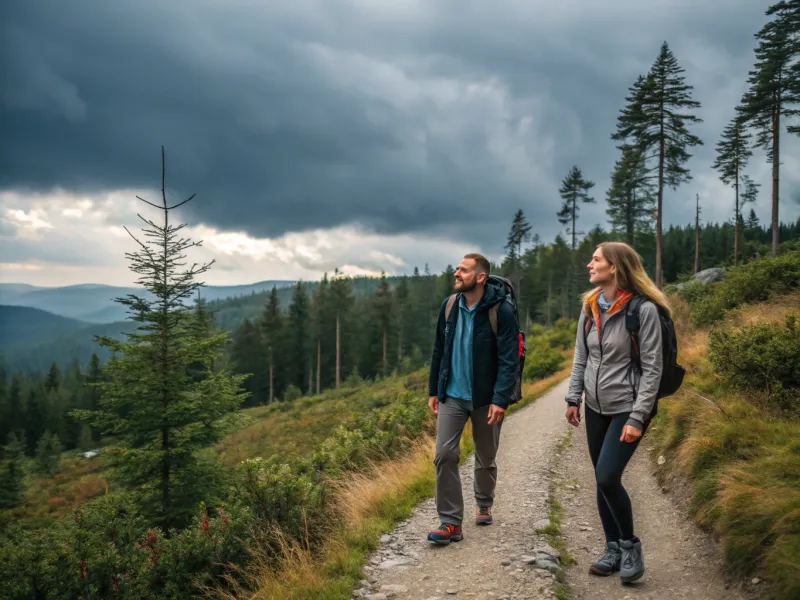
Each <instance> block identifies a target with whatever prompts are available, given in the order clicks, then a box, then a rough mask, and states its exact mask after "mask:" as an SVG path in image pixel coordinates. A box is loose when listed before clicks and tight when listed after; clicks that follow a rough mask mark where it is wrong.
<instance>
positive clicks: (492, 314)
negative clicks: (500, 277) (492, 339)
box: [489, 302, 500, 335]
mask: <svg viewBox="0 0 800 600" xmlns="http://www.w3.org/2000/svg"><path fill="white" fill-rule="evenodd" d="M499 308H500V303H499V302H498V303H497V304H495V305H494V306H491V307H490V308H489V325H491V326H492V331H494V334H495V335H497V311H498V309H499Z"/></svg>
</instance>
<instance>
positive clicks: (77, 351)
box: [0, 280, 294, 372]
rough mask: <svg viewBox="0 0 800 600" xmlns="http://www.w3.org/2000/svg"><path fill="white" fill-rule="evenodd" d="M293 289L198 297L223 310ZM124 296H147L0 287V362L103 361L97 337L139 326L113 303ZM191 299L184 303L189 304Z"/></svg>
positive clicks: (265, 286)
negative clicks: (278, 291)
mask: <svg viewBox="0 0 800 600" xmlns="http://www.w3.org/2000/svg"><path fill="white" fill-rule="evenodd" d="M293 284H294V282H293V281H286V280H274V281H261V282H258V283H253V284H250V285H237V286H203V287H202V288H200V296H201V297H202V298H205V299H207V300H209V301H210V302H214V304H215V305H219V304H220V303H221V305H222V306H223V307H224V306H225V304H226V302H232V303H234V304H237V303H239V302H241V301H243V300H245V299H249V298H251V297H253V296H258V297H260V298H261V297H264V294H265V293H268V291H269V290H271V289H272V288H273V287H275V288H277V289H278V290H280V292H281V296H282V297H285V298H286V300H288V298H289V296H290V295H291V287H292V285H293ZM128 294H136V295H138V296H140V297H142V296H143V297H149V296H150V294H149V293H148V292H147V291H146V290H144V289H142V288H134V287H115V286H109V285H102V284H83V285H71V286H63V287H37V286H33V285H28V284H24V283H0V363H2V364H3V365H4V366H5V368H6V370H7V371H10V372H13V371H42V370H45V369H47V368H48V367H49V366H50V363H51V362H56V364H58V365H59V366H61V367H63V366H65V365H67V364H70V363H72V362H73V361H75V360H77V361H78V362H79V363H80V364H81V365H84V366H85V365H86V364H87V362H88V360H89V358H90V357H91V355H92V352H96V353H97V355H98V356H99V357H100V359H101V360H105V359H106V358H108V353H107V351H106V350H105V348H103V347H101V346H100V345H99V344H97V343H96V342H94V338H95V336H108V337H115V338H117V339H122V338H123V333H124V332H130V333H132V332H135V331H136V329H137V327H138V324H136V323H134V322H132V321H129V320H128V318H129V315H128V313H127V308H126V307H125V306H123V305H121V304H119V303H118V302H115V301H114V299H115V298H119V297H125V296H127V295H128ZM193 300H194V299H193V298H192V299H187V304H191V303H192V301H193ZM286 300H285V301H286ZM234 319H235V316H234ZM232 324H234V323H233V322H232ZM235 325H238V323H235Z"/></svg>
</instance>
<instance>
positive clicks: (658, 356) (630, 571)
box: [566, 242, 670, 583]
mask: <svg viewBox="0 0 800 600" xmlns="http://www.w3.org/2000/svg"><path fill="white" fill-rule="evenodd" d="M587 267H588V269H589V282H590V283H591V284H592V285H593V286H594V289H592V290H591V291H589V292H587V293H585V294H584V295H583V298H582V299H583V310H582V311H581V315H580V318H579V320H578V332H577V336H576V340H575V357H574V362H573V365H572V376H571V378H570V382H569V391H568V393H567V397H566V401H567V404H568V405H569V406H568V408H567V415H566V416H567V421H569V423H570V424H571V425H574V426H576V427H577V426H578V425H579V424H580V407H581V396H584V397H585V400H586V411H585V414H586V437H587V441H588V446H589V454H590V456H591V459H592V464H593V465H594V468H595V480H596V483H597V509H598V511H599V513H600V521H601V522H602V524H603V532H604V533H605V538H606V551H605V553H604V554H603V556H601V557H600V558H599V559H598V560H597V561H596V562H595V563H593V564H592V565H591V567H590V568H589V571H590V572H591V573H593V574H595V575H604V576H605V575H611V574H613V573H615V572H616V571H619V572H620V578H621V580H622V582H623V583H630V582H632V581H636V580H637V579H639V578H640V577H641V576H642V575H643V574H644V555H643V554H642V543H641V541H640V540H639V538H637V537H636V536H635V535H634V530H633V512H632V510H631V501H630V498H629V497H628V494H627V492H626V491H625V488H624V487H623V486H622V473H623V471H624V470H625V467H626V465H627V464H628V461H629V460H630V458H631V456H633V453H634V452H635V451H636V448H637V447H638V445H639V442H640V440H641V439H642V435H643V434H644V432H645V431H646V430H647V427H648V425H649V424H650V419H651V417H652V413H653V408H654V406H655V403H656V394H657V392H658V388H659V382H660V380H661V374H662V370H663V369H662V345H661V324H660V319H659V314H658V307H660V308H661V309H663V310H664V311H666V315H670V308H669V305H668V304H667V301H666V298H665V297H664V295H663V294H662V293H661V291H659V289H658V288H657V287H656V285H655V284H654V283H653V281H652V280H651V279H650V278H649V277H648V276H647V273H646V272H645V270H644V268H643V267H642V261H641V258H640V257H639V255H638V254H637V253H636V251H635V250H634V249H633V248H631V247H630V246H628V245H627V244H623V243H621V242H606V243H603V244H600V245H599V246H598V247H597V249H596V250H595V252H594V254H593V255H592V260H591V262H590V263H589V264H588V265H587ZM628 310H633V311H636V310H638V311H639V333H638V340H637V341H638V355H639V360H638V361H635V360H633V357H634V352H633V349H634V346H633V341H632V338H631V335H630V334H629V332H628V330H627V328H626V324H625V320H626V312H627V311H628Z"/></svg>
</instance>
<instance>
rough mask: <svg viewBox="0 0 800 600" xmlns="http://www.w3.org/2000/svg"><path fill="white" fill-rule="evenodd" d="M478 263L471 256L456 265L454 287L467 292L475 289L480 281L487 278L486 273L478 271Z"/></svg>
mask: <svg viewBox="0 0 800 600" xmlns="http://www.w3.org/2000/svg"><path fill="white" fill-rule="evenodd" d="M477 266H478V265H477V263H476V262H475V261H474V260H473V259H471V258H465V259H463V260H462V261H461V262H460V263H459V264H458V266H457V267H456V272H455V274H454V275H453V277H454V279H455V281H454V285H453V289H454V290H455V291H457V292H461V293H462V294H465V293H467V292H471V291H472V290H474V289H475V288H476V287H477V285H478V283H480V282H483V281H485V280H486V273H478V271H477V270H476V269H477Z"/></svg>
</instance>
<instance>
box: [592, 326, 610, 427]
mask: <svg viewBox="0 0 800 600" xmlns="http://www.w3.org/2000/svg"><path fill="white" fill-rule="evenodd" d="M601 321H602V319H601ZM606 325H608V321H606ZM606 329H607V328H606V327H602V328H601V329H600V331H599V333H598V334H597V335H598V337H597V339H598V340H599V344H598V345H599V346H600V362H599V363H597V373H596V374H595V378H594V399H595V400H597V408H598V410H599V411H600V414H601V415H602V414H603V406H602V405H601V404H600V388H599V386H600V365H602V364H603V335H605V333H606Z"/></svg>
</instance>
